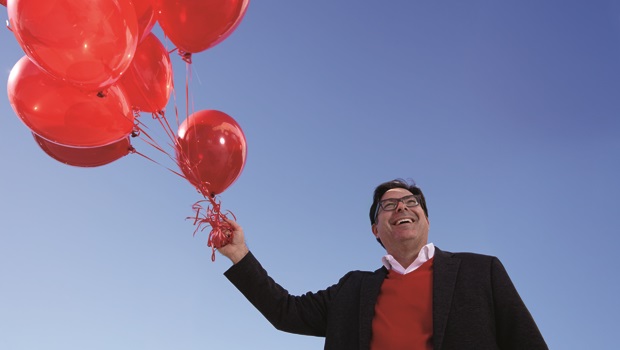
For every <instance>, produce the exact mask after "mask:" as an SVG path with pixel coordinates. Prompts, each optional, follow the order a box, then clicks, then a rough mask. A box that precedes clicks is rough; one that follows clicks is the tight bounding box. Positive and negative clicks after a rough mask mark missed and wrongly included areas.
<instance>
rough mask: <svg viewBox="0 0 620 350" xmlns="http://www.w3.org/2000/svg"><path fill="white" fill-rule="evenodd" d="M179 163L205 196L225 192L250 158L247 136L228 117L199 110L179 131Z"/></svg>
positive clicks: (177, 148)
mask: <svg viewBox="0 0 620 350" xmlns="http://www.w3.org/2000/svg"><path fill="white" fill-rule="evenodd" d="M176 151H177V162H178V165H179V168H180V169H181V171H182V172H183V174H184V175H185V177H186V178H187V180H188V181H189V182H190V183H191V184H192V185H194V187H196V188H197V189H198V190H199V191H200V192H201V193H202V194H203V195H204V196H205V197H206V196H211V195H216V194H220V193H222V192H224V190H226V189H227V188H228V187H229V186H230V185H232V183H233V182H235V180H237V178H238V177H239V175H240V174H241V171H242V170H243V167H244V165H245V159H246V156H247V145H246V141H245V135H243V131H242V130H241V127H240V126H239V124H237V122H236V121H235V120H234V119H233V118H232V117H231V116H229V115H228V114H226V113H224V112H220V111H216V110H203V111H198V112H195V113H193V114H192V115H190V116H189V117H187V119H186V120H185V121H184V122H183V123H182V124H181V126H180V127H179V131H178V145H177V147H176Z"/></svg>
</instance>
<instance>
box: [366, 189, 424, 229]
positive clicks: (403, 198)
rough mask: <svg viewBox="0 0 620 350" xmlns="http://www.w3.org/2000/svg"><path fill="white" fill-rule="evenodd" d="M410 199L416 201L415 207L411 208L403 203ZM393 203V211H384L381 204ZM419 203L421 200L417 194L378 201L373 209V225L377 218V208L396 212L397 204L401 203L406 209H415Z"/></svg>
mask: <svg viewBox="0 0 620 350" xmlns="http://www.w3.org/2000/svg"><path fill="white" fill-rule="evenodd" d="M411 197H413V198H415V199H416V202H417V204H416V205H412V206H408V205H407V203H405V200H408V199H409V198H411ZM393 201H396V206H395V207H394V209H391V210H387V209H385V208H384V207H383V203H385V202H393ZM420 201H421V198H420V196H419V195H417V194H410V195H407V196H404V197H400V198H388V199H384V200H380V201H378V202H377V208H376V209H375V223H376V222H377V216H379V208H381V209H383V211H394V210H396V208H398V203H400V202H402V203H403V204H404V205H405V206H406V207H407V208H415V207H417V206H418V205H420Z"/></svg>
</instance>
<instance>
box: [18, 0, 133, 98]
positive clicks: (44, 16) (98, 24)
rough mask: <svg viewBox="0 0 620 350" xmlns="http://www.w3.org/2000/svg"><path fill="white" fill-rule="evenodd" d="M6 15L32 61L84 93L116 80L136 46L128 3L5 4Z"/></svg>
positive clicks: (27, 0)
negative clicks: (6, 8) (6, 6)
mask: <svg viewBox="0 0 620 350" xmlns="http://www.w3.org/2000/svg"><path fill="white" fill-rule="evenodd" d="M8 15H9V21H10V26H11V30H12V31H13V34H14V35H15V38H16V39H17V41H18V42H19V44H20V46H21V47H22V49H23V50H24V52H26V55H28V56H29V57H30V58H31V59H32V60H33V62H35V63H36V64H37V65H38V66H39V67H40V68H41V69H43V70H44V71H46V72H48V73H50V74H51V75H53V76H55V77H56V78H58V79H62V80H64V81H66V82H68V83H71V84H74V85H76V86H78V87H80V88H82V89H84V90H90V91H95V90H101V89H103V88H105V87H107V86H110V85H111V84H113V83H114V82H116V81H117V80H118V79H119V78H120V76H121V74H122V73H123V72H124V71H125V70H126V69H127V67H129V64H130V63H131V59H132V58H133V54H134V52H135V51H136V46H137V45H138V38H139V37H138V20H137V18H136V12H135V10H134V7H133V5H132V4H131V0H88V1H76V0H54V1H50V0H11V1H9V3H8Z"/></svg>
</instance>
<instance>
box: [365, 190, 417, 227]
mask: <svg viewBox="0 0 620 350" xmlns="http://www.w3.org/2000/svg"><path fill="white" fill-rule="evenodd" d="M393 188H404V189H406V190H407V191H409V192H411V194H414V195H416V196H418V198H419V200H420V206H421V207H422V210H424V214H425V215H426V217H427V218H428V209H427V208H426V200H425V199H424V194H423V193H422V190H421V189H420V188H419V187H418V186H416V185H415V183H414V182H413V181H412V182H410V183H409V182H407V181H405V180H403V179H395V180H392V181H388V182H384V183H382V184H381V185H379V186H377V188H375V194H374V195H373V197H372V205H371V206H370V213H369V216H370V224H371V225H374V224H375V213H376V211H377V206H378V205H379V201H380V200H381V197H383V195H384V194H385V192H387V191H388V190H391V189H393Z"/></svg>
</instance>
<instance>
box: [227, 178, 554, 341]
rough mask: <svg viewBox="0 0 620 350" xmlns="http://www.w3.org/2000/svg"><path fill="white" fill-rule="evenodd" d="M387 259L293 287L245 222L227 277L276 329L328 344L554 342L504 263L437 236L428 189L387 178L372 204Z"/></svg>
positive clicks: (238, 233) (229, 249)
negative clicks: (270, 270) (442, 243)
mask: <svg viewBox="0 0 620 350" xmlns="http://www.w3.org/2000/svg"><path fill="white" fill-rule="evenodd" d="M369 215H370V222H371V229H372V233H373V234H374V236H375V238H376V239H377V241H379V243H380V244H381V245H382V246H383V247H384V248H385V250H386V253H387V254H386V255H385V256H384V257H383V258H382V262H383V267H381V268H380V269H378V270H376V271H374V272H370V271H352V272H349V273H348V274H346V275H345V276H344V277H342V278H341V279H340V281H339V282H338V283H337V284H334V285H333V286H331V287H328V288H326V289H324V290H320V291H318V292H315V293H306V294H304V295H301V296H293V295H290V294H289V293H288V292H287V291H286V290H285V289H284V288H282V287H281V286H280V285H278V284H277V283H275V281H274V280H273V279H271V278H270V277H269V276H268V274H267V272H266V271H265V270H264V269H263V268H262V266H261V265H260V263H259V262H258V260H256V258H255V257H254V256H253V254H252V253H251V252H249V250H248V248H247V245H246V244H245V239H244V234H243V230H242V228H241V227H240V226H239V225H238V224H237V223H236V222H234V221H232V220H231V221H229V223H230V224H231V225H232V227H233V230H234V236H233V241H232V243H231V244H229V245H227V246H225V247H222V248H220V249H219V251H220V252H221V253H222V254H223V255H225V256H227V257H228V258H229V259H230V260H231V261H232V262H233V264H234V265H233V266H232V267H231V268H230V269H229V270H228V271H226V273H225V275H226V277H227V278H228V279H229V280H230V281H231V282H232V283H233V284H234V285H235V286H236V287H237V288H238V289H239V290H240V291H241V293H243V295H245V297H246V298H247V299H248V300H249V301H250V302H251V303H252V304H253V305H254V306H255V307H256V308H257V309H258V310H259V311H260V312H261V313H262V314H263V315H264V316H265V317H266V318H267V319H268V320H269V322H271V323H272V324H273V325H274V326H275V327H276V328H277V329H280V330H283V331H286V332H291V333H298V334H304V335H313V336H321V337H325V349H339V350H341V349H345V350H348V349H373V350H376V349H385V350H399V349H435V350H439V349H444V350H447V349H459V350H463V349H475V350H485V349H528V350H538V349H548V348H547V345H546V344H545V341H544V339H543V337H542V335H541V334H540V332H539V330H538V327H537V326H536V323H535V322H534V320H533V319H532V316H531V315H530V313H529V311H528V310H527V308H526V306H525V305H524V303H523V301H522V300H521V298H520V297H519V294H518V293H517V291H516V289H515V287H514V285H513V284H512V282H511V280H510V278H509V277H508V274H507V273H506V270H505V269H504V267H503V266H502V264H501V262H500V261H499V260H498V259H497V258H495V257H492V256H486V255H480V254H473V253H450V252H445V251H442V250H440V249H439V248H437V247H435V246H434V245H433V244H432V243H428V232H429V227H430V222H429V220H428V209H427V207H426V200H425V199H424V194H423V193H422V190H420V188H418V187H417V186H415V185H414V184H409V183H407V182H406V181H404V180H400V179H397V180H393V181H389V182H385V183H383V184H381V185H379V186H378V187H377V188H376V189H375V192H374V197H373V202H372V205H371V207H370V212H369Z"/></svg>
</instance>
